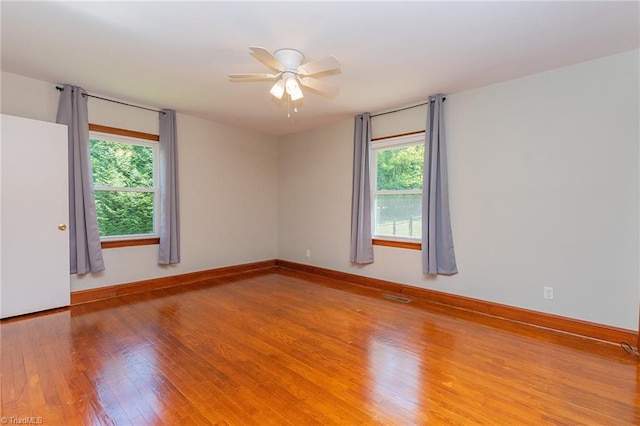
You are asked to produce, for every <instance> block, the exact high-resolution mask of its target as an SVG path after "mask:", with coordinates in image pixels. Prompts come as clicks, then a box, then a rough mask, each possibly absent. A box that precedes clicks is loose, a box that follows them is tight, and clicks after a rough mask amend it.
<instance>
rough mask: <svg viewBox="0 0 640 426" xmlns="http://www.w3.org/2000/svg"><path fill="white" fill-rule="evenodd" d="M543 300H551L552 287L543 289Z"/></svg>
mask: <svg viewBox="0 0 640 426" xmlns="http://www.w3.org/2000/svg"><path fill="white" fill-rule="evenodd" d="M544 298H545V299H547V300H553V287H545V288H544Z"/></svg>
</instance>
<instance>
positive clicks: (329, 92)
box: [300, 77, 340, 98]
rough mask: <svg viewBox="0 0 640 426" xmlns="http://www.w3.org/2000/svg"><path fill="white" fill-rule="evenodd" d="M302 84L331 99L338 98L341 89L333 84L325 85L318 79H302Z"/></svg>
mask: <svg viewBox="0 0 640 426" xmlns="http://www.w3.org/2000/svg"><path fill="white" fill-rule="evenodd" d="M300 84H301V85H303V86H305V87H308V88H310V89H313V90H315V91H316V92H318V93H320V94H322V95H325V96H327V97H330V98H333V97H335V96H338V92H340V89H338V88H337V87H336V86H334V85H333V84H329V83H325V82H324V81H322V80H318V79H317V78H311V77H301V78H300Z"/></svg>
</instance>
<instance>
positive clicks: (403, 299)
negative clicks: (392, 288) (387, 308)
mask: <svg viewBox="0 0 640 426" xmlns="http://www.w3.org/2000/svg"><path fill="white" fill-rule="evenodd" d="M382 297H384V298H385V299H389V300H395V301H396V302H401V303H409V302H411V299H409V298H408V297H403V296H396V295H395V294H383V295H382Z"/></svg>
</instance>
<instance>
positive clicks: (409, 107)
mask: <svg viewBox="0 0 640 426" xmlns="http://www.w3.org/2000/svg"><path fill="white" fill-rule="evenodd" d="M446 100H447V98H442V102H444V101H446ZM431 102H434V101H431ZM428 103H429V101H427V102H423V103H421V104H418V105H412V106H408V107H405V108H400V109H396V110H393V111H387V112H381V113H379V114H372V115H371V118H373V117H378V116H380V115H385V114H392V113H394V112H400V111H404V110H405V109H411V108H417V107H419V106H422V105H427V104H428Z"/></svg>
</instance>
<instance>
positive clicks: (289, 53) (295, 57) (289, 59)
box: [273, 48, 304, 70]
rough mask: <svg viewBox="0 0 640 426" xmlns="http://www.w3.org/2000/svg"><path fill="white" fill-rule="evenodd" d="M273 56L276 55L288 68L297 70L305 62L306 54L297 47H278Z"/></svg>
mask: <svg viewBox="0 0 640 426" xmlns="http://www.w3.org/2000/svg"><path fill="white" fill-rule="evenodd" d="M273 56H275V57H276V59H277V60H278V61H279V62H280V63H281V64H282V65H284V66H285V67H286V68H287V70H297V69H298V67H299V66H300V65H302V63H303V62H304V55H303V54H302V52H300V51H299V50H296V49H289V48H285V49H278V50H276V51H275V52H274V53H273Z"/></svg>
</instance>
